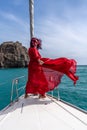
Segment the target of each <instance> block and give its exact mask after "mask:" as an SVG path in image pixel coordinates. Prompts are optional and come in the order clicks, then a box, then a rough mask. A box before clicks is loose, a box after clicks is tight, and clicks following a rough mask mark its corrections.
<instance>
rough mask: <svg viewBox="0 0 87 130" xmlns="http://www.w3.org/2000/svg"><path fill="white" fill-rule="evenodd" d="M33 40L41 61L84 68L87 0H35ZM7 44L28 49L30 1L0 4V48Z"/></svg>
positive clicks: (10, 0) (5, 0) (0, 0)
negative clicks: (37, 40) (61, 60)
mask: <svg viewBox="0 0 87 130" xmlns="http://www.w3.org/2000/svg"><path fill="white" fill-rule="evenodd" d="M34 36H35V37H37V38H40V39H41V40H42V47H43V49H42V50H41V51H40V53H41V54H42V57H49V58H59V57H67V58H70V59H75V60H76V61H77V64H78V65H87V0H34ZM6 41H13V42H16V41H19V42H21V43H22V44H23V46H25V47H27V48H28V47H29V42H30V25H29V0H0V44H2V43H3V42H6Z"/></svg>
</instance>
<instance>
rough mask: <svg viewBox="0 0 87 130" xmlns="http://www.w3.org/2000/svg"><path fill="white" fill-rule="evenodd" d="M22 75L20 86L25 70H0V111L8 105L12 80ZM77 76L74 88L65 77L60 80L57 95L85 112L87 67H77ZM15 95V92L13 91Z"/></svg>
mask: <svg viewBox="0 0 87 130" xmlns="http://www.w3.org/2000/svg"><path fill="white" fill-rule="evenodd" d="M24 75H25V76H26V78H25V79H21V80H20V86H21V85H22V86H23V85H25V84H26V81H27V68H14V69H0V110H1V109H3V108H4V107H5V106H7V105H8V104H9V103H10V100H11V99H10V98H11V87H12V80H13V79H14V78H16V77H20V76H24ZM77 75H78V76H79V81H78V82H77V85H76V87H75V86H74V85H73V82H72V81H71V80H70V79H69V78H67V77H66V76H64V77H63V78H62V82H61V84H60V85H59V87H58V90H59V95H60V98H61V99H62V100H64V101H67V102H69V103H71V104H73V105H75V106H77V107H79V108H81V109H83V110H86V111H87V66H78V67H77ZM20 86H19V87H20ZM58 90H54V96H55V97H57V95H58V94H57V91H58ZM22 93H24V90H23V91H21V92H20V93H19V95H21V94H22ZM15 95H16V91H15V89H14V96H15Z"/></svg>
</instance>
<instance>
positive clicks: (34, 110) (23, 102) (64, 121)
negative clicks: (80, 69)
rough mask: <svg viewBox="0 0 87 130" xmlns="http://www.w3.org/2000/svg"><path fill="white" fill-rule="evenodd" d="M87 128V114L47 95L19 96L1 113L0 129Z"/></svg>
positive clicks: (86, 129)
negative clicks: (41, 97) (42, 96)
mask: <svg viewBox="0 0 87 130" xmlns="http://www.w3.org/2000/svg"><path fill="white" fill-rule="evenodd" d="M6 129H7V130H79V129H82V130H87V114H86V113H83V112H82V111H79V110H78V109H76V108H74V107H71V106H69V105H67V104H65V103H63V102H61V101H57V100H56V99H54V98H52V97H49V96H47V97H46V98H45V99H39V98H38V97H37V96H30V97H28V98H26V99H24V96H21V97H20V98H19V101H18V102H14V103H13V104H12V105H11V106H10V107H8V108H6V109H5V110H3V111H1V113H0V130H6Z"/></svg>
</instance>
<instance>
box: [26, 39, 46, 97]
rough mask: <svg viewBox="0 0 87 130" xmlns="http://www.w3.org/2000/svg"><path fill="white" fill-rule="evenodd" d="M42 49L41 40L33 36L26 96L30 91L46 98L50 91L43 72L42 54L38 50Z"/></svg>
mask: <svg viewBox="0 0 87 130" xmlns="http://www.w3.org/2000/svg"><path fill="white" fill-rule="evenodd" d="M38 49H41V40H40V39H37V38H32V39H31V42H30V48H29V50H28V54H29V58H30V62H29V65H28V81H27V84H26V91H25V98H27V97H28V93H32V94H39V95H40V96H39V97H42V98H44V97H45V93H46V92H47V91H48V83H47V80H46V78H45V75H44V73H43V69H42V64H43V61H41V60H40V59H41V55H40V54H39V52H38Z"/></svg>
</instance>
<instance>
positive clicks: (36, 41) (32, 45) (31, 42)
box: [30, 37, 42, 49]
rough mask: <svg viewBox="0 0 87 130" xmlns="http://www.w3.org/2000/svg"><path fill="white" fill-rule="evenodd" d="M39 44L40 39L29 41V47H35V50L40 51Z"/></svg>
mask: <svg viewBox="0 0 87 130" xmlns="http://www.w3.org/2000/svg"><path fill="white" fill-rule="evenodd" d="M41 42H42V41H41V40H40V39H38V38H35V37H33V38H32V39H31V41H30V47H35V46H36V45H37V49H42V47H41V45H42V44H41Z"/></svg>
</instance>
